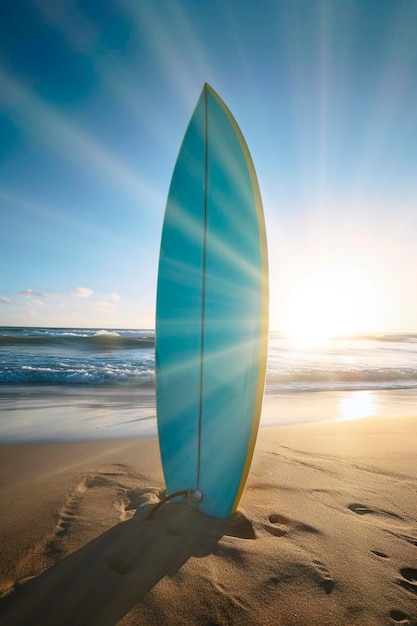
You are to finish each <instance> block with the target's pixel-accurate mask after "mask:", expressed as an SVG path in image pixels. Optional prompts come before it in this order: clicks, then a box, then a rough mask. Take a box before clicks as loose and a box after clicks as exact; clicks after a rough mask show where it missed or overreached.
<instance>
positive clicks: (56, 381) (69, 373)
mask: <svg viewBox="0 0 417 626" xmlns="http://www.w3.org/2000/svg"><path fill="white" fill-rule="evenodd" d="M0 384H8V385H26V384H30V385H45V384H48V385H139V386H149V385H154V384H155V371H154V369H153V368H146V367H134V366H130V367H126V366H125V367H123V366H109V365H106V366H103V367H97V366H88V365H83V366H78V367H77V366H70V365H69V366H64V365H57V366H49V367H46V366H34V365H23V366H20V367H0Z"/></svg>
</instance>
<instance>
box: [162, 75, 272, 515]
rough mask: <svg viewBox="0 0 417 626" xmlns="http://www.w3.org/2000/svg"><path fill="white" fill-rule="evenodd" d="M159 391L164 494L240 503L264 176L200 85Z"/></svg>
mask: <svg viewBox="0 0 417 626" xmlns="http://www.w3.org/2000/svg"><path fill="white" fill-rule="evenodd" d="M155 337H156V400H157V424H158V436H159V446H160V453H161V460H162V465H163V471H164V477H165V482H166V487H167V491H168V493H175V492H178V491H188V493H189V496H190V497H189V498H188V503H189V504H190V505H191V506H194V507H195V508H197V509H198V510H199V511H201V512H202V513H205V514H207V515H211V516H213V517H218V518H226V517H229V516H230V515H232V514H233V513H234V512H235V511H236V509H237V506H238V503H239V500H240V497H241V495H242V491H243V488H244V485H245V483H246V479H247V475H248V472H249V468H250V464H251V461H252V456H253V451H254V446H255V441H256V436H257V432H258V426H259V419H260V414H261V407H262V400H263V393H264V384H265V371H266V357H267V337H268V261H267V242H266V231H265V222H264V215H263V208H262V201H261V195H260V191H259V185H258V181H257V177H256V173H255V169H254V166H253V163H252V159H251V156H250V154H249V150H248V148H247V145H246V142H245V140H244V138H243V135H242V133H241V131H240V129H239V127H238V125H237V123H236V121H235V119H234V118H233V116H232V114H231V112H230V111H229V109H228V108H227V106H226V105H225V103H224V102H223V101H222V100H221V98H220V97H219V96H218V95H217V93H216V92H215V91H214V89H212V87H210V86H209V85H208V84H205V85H204V87H203V90H202V92H201V95H200V98H199V100H198V102H197V105H196V108H195V110H194V113H193V115H192V117H191V120H190V123H189V125H188V128H187V130H186V133H185V136H184V139H183V142H182V145H181V148H180V151H179V154H178V158H177V161H176V164H175V168H174V172H173V175H172V180H171V185H170V188H169V193H168V199H167V204H166V209H165V217H164V223H163V228H162V238H161V249H160V258H159V269H158V285H157V304H156V326H155Z"/></svg>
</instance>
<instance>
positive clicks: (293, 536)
mask: <svg viewBox="0 0 417 626" xmlns="http://www.w3.org/2000/svg"><path fill="white" fill-rule="evenodd" d="M416 484H417V418H412V417H410V418H395V419H394V418H392V419H391V418H380V419H363V420H356V421H346V422H337V423H336V422H333V423H317V424H304V425H296V426H282V427H276V428H273V429H262V430H261V431H260V434H259V438H258V443H257V447H256V451H255V456H254V461H253V464H252V469H251V472H250V475H249V479H248V483H247V487H246V489H245V491H244V495H243V498H242V501H241V503H240V506H239V509H238V513H237V514H236V515H235V516H234V517H233V518H231V519H230V520H226V521H218V520H213V519H210V518H207V517H205V516H203V515H201V514H199V513H197V512H195V511H193V510H192V509H189V508H187V507H186V506H185V505H183V504H181V503H170V504H165V505H163V506H162V507H160V508H159V509H158V510H157V511H156V512H155V514H154V516H153V517H152V518H151V519H149V520H147V519H146V517H147V515H148V514H149V512H150V511H151V510H152V507H153V506H155V504H156V503H158V502H159V501H160V498H161V497H162V496H163V487H164V485H163V477H162V471H161V465H160V459H159V452H158V444H157V440H156V439H154V438H142V439H136V440H134V439H126V440H112V441H97V442H83V443H60V444H58V443H56V444H53V443H49V444H31V445H9V446H3V447H1V448H0V502H1V510H0V533H1V548H0V550H1V560H0V590H1V593H2V600H1V602H0V623H1V624H14V625H17V624H21V625H23V624H24V625H25V626H26V625H31V626H32V625H37V624H45V625H46V624H48V625H49V624H51V625H54V626H61V625H74V626H75V625H77V626H82V625H84V624H85V625H92V624H94V625H96V624H97V625H98V624H99V625H106V626H107V625H112V624H116V623H120V624H122V625H131V624H141V625H145V626H146V625H149V624H153V625H164V624H168V625H170V624H173V625H176V624H201V625H207V626H208V625H211V626H215V625H221V624H245V625H246V624H248V625H249V624H255V625H257V624H259V625H262V626H263V625H267V624H271V625H274V626H275V625H280V624H282V625H285V626H292V625H297V626H315V625H317V626H335V625H343V626H344V625H352V626H362V625H363V626H376V625H389V624H402V625H405V624H414V626H416V625H417V490H416Z"/></svg>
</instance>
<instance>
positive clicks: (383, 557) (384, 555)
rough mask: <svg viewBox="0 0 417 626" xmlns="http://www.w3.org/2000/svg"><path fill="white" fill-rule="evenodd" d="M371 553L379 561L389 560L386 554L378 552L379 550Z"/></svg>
mask: <svg viewBox="0 0 417 626" xmlns="http://www.w3.org/2000/svg"><path fill="white" fill-rule="evenodd" d="M371 552H372V554H375V556H379V558H380V559H389V556H388V554H385V552H380V551H379V550H371Z"/></svg>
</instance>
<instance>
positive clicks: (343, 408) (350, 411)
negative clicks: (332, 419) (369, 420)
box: [339, 391, 378, 420]
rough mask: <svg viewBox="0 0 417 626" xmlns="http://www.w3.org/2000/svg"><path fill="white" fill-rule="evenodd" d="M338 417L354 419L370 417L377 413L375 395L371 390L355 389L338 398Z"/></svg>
mask: <svg viewBox="0 0 417 626" xmlns="http://www.w3.org/2000/svg"><path fill="white" fill-rule="evenodd" d="M339 413H340V419H342V420H354V419H361V418H363V417H372V416H373V415H376V414H377V413H378V411H377V403H376V400H375V396H374V394H373V393H372V392H371V391H357V392H354V393H352V394H349V395H345V396H344V397H342V398H340V406H339Z"/></svg>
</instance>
